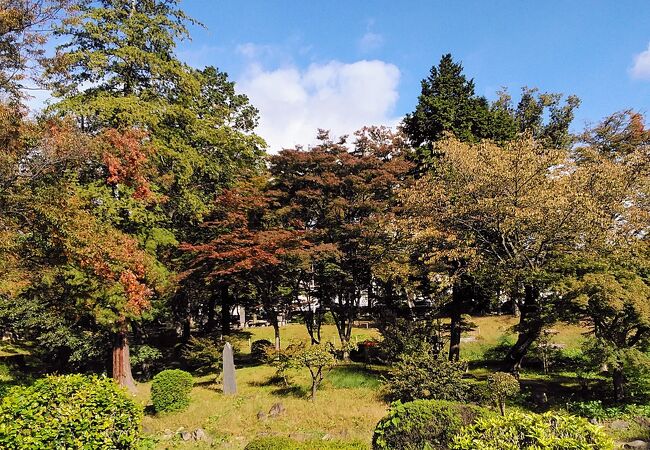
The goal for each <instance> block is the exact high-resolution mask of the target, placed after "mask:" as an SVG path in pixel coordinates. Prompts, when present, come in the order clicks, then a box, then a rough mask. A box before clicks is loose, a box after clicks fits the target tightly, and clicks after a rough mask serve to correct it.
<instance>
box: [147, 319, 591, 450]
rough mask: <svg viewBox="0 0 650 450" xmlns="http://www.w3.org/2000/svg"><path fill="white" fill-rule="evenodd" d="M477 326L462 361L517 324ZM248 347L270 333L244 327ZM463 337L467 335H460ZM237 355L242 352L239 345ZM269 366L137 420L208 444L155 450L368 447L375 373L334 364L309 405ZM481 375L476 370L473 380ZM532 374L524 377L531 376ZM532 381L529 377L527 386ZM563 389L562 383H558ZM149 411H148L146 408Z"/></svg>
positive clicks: (571, 336)
mask: <svg viewBox="0 0 650 450" xmlns="http://www.w3.org/2000/svg"><path fill="white" fill-rule="evenodd" d="M474 322H475V323H476V324H477V325H478V328H477V329H476V330H475V331H473V332H472V333H470V334H468V336H471V338H470V341H469V342H464V343H463V344H462V347H461V348H462V350H461V355H462V357H463V359H469V360H472V359H480V358H481V357H482V356H483V354H484V353H485V351H486V350H487V349H489V348H490V347H493V346H495V345H497V344H499V343H500V342H502V341H503V340H504V339H513V338H514V334H513V333H512V330H511V329H512V327H513V325H515V324H516V323H517V319H516V318H514V317H509V316H494V317H480V318H476V319H474ZM555 328H556V329H557V330H558V332H559V334H558V335H557V336H555V338H554V339H553V340H554V341H555V342H557V343H559V344H562V345H564V346H566V347H567V348H578V347H579V346H580V343H581V341H582V339H583V335H582V333H584V329H581V328H579V327H577V326H569V325H558V326H557V327H555ZM247 331H248V332H250V333H251V337H250V341H251V342H252V341H255V340H257V339H268V340H269V341H273V328H272V327H259V328H250V329H248V330H247ZM379 337H380V335H379V333H378V332H377V330H375V329H372V328H371V329H366V328H354V330H353V337H352V340H353V342H354V341H357V342H358V341H363V340H365V339H369V338H379ZM466 337H467V336H466ZM281 339H282V345H283V346H286V345H288V344H289V343H292V342H297V341H308V339H309V336H308V334H307V331H306V329H305V326H304V325H300V324H290V325H287V326H285V327H282V329H281ZM322 340H323V342H327V341H330V342H335V343H338V342H339V338H338V334H337V331H336V327H334V326H333V325H324V326H323V328H322ZM242 347H243V348H242V352H243V353H247V352H248V346H247V345H245V344H244V345H242ZM274 370H275V369H274V368H273V367H270V366H268V365H262V366H254V367H241V368H238V369H237V383H238V390H239V392H238V394H237V395H236V396H233V397H225V396H223V395H222V394H221V391H220V386H219V385H218V384H217V383H216V382H215V376H214V375H205V376H202V377H198V378H197V379H196V385H195V388H194V389H193V391H192V394H191V398H192V401H191V404H190V407H189V408H188V409H187V410H186V411H183V412H179V413H171V414H163V415H155V414H153V413H151V412H150V413H148V414H147V415H146V417H145V419H144V422H143V426H144V429H145V432H146V433H148V434H150V435H153V436H156V437H158V438H160V437H161V436H163V435H164V434H165V430H169V431H171V432H175V431H177V430H178V429H179V428H181V427H183V428H184V429H186V430H188V431H194V430H195V429H197V428H203V429H204V430H205V431H206V432H207V433H208V435H209V436H210V437H211V439H212V444H211V445H212V447H210V444H206V443H196V442H187V443H185V442H179V441H178V440H159V441H158V443H157V448H160V449H165V448H188V449H190V448H192V449H194V448H196V449H199V448H233V449H240V448H243V447H244V446H245V445H246V443H247V442H249V441H250V440H252V439H254V438H255V437H258V436H264V435H274V434H278V435H283V436H290V437H294V438H296V439H298V440H311V439H322V438H323V437H325V438H328V439H336V440H361V441H363V442H367V443H370V440H371V438H372V431H373V429H374V427H375V425H376V423H377V421H378V420H379V419H380V418H381V417H382V416H383V415H384V414H385V413H386V411H387V409H388V405H387V404H386V403H385V402H384V401H383V399H382V393H381V382H380V377H381V373H379V372H378V371H376V370H375V371H372V370H369V369H368V368H366V367H364V366H363V365H361V364H350V365H347V366H339V367H337V368H335V369H333V370H332V372H330V374H329V375H328V376H327V377H326V379H325V382H324V384H323V386H322V388H321V389H320V390H319V392H318V396H317V398H316V401H315V402H314V403H312V402H311V401H309V400H308V399H307V396H308V389H309V383H310V380H309V375H308V372H307V371H306V369H305V370H304V371H300V372H296V375H295V376H294V378H293V381H294V383H293V385H292V386H291V387H288V388H287V387H285V386H283V385H282V384H276V383H271V382H270V380H272V377H273V374H274ZM483 371H484V370H483V369H481V368H477V369H476V370H475V373H476V375H478V376H481V375H482V372H483ZM531 375H532V374H531ZM534 378H535V376H531V381H532V380H533V379H534ZM566 382H567V383H571V380H570V379H567V380H566ZM149 390H150V384H149V383H145V384H140V385H139V393H138V398H139V400H140V401H141V402H142V403H143V404H144V405H148V404H149ZM277 402H281V403H282V404H283V406H284V407H285V409H286V412H285V413H284V414H282V415H281V416H279V417H276V418H267V419H265V420H258V418H257V414H258V412H264V413H268V411H269V409H270V408H271V406H272V405H273V404H274V403H277ZM149 409H150V408H149Z"/></svg>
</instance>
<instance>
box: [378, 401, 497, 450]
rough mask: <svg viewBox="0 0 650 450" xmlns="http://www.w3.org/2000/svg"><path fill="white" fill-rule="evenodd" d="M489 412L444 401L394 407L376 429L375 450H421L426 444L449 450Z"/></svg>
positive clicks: (404, 404)
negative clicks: (460, 434)
mask: <svg viewBox="0 0 650 450" xmlns="http://www.w3.org/2000/svg"><path fill="white" fill-rule="evenodd" d="M488 414H489V413H488V412H487V411H486V410H484V409H483V408H480V407H478V406H473V405H465V404H460V403H453V402H447V401H442V400H416V401H414V402H409V403H401V402H396V403H393V404H392V405H391V408H390V411H389V413H388V415H387V416H386V417H384V418H383V419H381V420H380V421H379V423H378V424H377V427H376V428H375V433H374V435H373V438H372V447H373V449H375V450H384V449H386V450H389V449H403V450H411V449H413V450H416V449H417V450H420V449H422V448H425V447H426V446H427V445H428V446H430V447H432V448H436V449H447V448H449V447H448V446H449V443H450V442H451V439H452V438H453V437H454V435H455V434H457V433H458V432H459V431H460V429H461V428H462V427H464V426H467V425H469V424H471V423H473V422H474V420H476V419H477V418H478V417H484V416H487V415H488Z"/></svg>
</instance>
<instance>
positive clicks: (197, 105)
mask: <svg viewBox="0 0 650 450" xmlns="http://www.w3.org/2000/svg"><path fill="white" fill-rule="evenodd" d="M177 4H178V2H177V1H175V0H147V1H138V2H134V1H130V0H117V1H112V0H103V1H99V2H83V3H82V4H81V5H80V7H79V15H78V17H76V18H75V20H72V21H69V22H63V23H61V24H60V25H59V26H58V27H56V30H55V34H56V36H57V37H58V38H59V40H60V42H62V43H61V44H60V45H59V46H58V47H57V52H56V55H55V56H54V57H53V58H50V59H48V60H47V61H46V63H45V65H46V71H45V77H44V78H45V81H46V84H47V86H48V87H49V88H50V89H52V91H53V93H54V95H55V97H57V98H58V99H59V101H58V102H57V103H55V104H54V105H52V107H51V108H50V109H49V113H50V114H51V115H61V116H64V117H68V118H70V119H71V120H74V121H75V122H76V124H77V125H78V127H79V128H80V129H81V130H82V131H83V132H86V133H91V134H100V133H105V132H109V131H110V130H114V132H113V138H114V140H116V141H120V140H123V139H124V136H126V135H128V133H129V132H131V131H134V132H139V133H141V135H142V140H143V141H146V144H147V146H146V148H147V150H148V154H147V155H146V156H147V157H146V158H142V157H141V156H143V155H140V156H138V155H136V154H134V153H131V154H127V155H115V157H114V158H111V159H109V160H107V161H105V162H104V165H103V167H100V171H99V172H100V173H102V170H107V171H108V172H109V173H110V174H111V176H110V177H109V178H108V182H105V181H104V180H103V179H102V180H98V177H97V176H93V174H92V173H87V174H86V177H85V178H83V179H82V180H81V183H80V184H81V185H82V187H83V190H84V191H85V193H84V195H85V196H86V197H88V198H92V199H93V201H94V202H95V203H97V204H98V205H100V206H98V207H97V208H96V209H95V213H96V214H97V215H99V216H101V218H102V220H104V221H106V222H108V223H110V224H111V225H113V226H114V227H115V228H117V229H118V230H120V231H122V232H124V233H126V234H128V235H129V236H132V237H134V238H137V239H138V241H140V242H142V244H143V247H144V248H145V249H146V250H147V252H148V253H149V254H150V255H151V256H154V257H155V258H156V260H157V261H158V263H160V265H161V266H164V267H165V269H166V273H167V276H168V280H167V281H168V282H171V281H172V280H173V278H172V276H171V273H172V272H174V271H176V270H180V269H182V267H179V266H178V262H179V261H181V260H182V259H181V258H178V250H177V245H178V242H179V241H188V242H194V241H198V240H199V239H200V238H201V232H202V229H201V228H199V227H197V226H196V225H197V224H199V223H200V222H201V221H202V220H203V219H204V217H206V216H207V215H208V214H210V212H211V210H212V208H213V205H214V202H213V200H214V195H215V194H216V193H217V192H218V191H220V190H221V189H223V188H224V187H227V186H228V185H230V184H231V183H232V182H234V180H235V179H237V178H240V177H245V176H246V175H247V174H248V173H249V172H253V173H254V172H255V171H256V170H257V169H258V168H259V167H260V163H261V160H260V157H261V154H262V148H263V147H264V143H263V141H262V140H261V139H260V138H259V137H258V136H256V135H255V134H253V133H252V132H251V131H252V128H253V127H254V126H255V123H256V117H257V115H256V114H257V112H256V110H255V109H254V108H252V107H251V106H250V105H249V104H248V100H247V98H246V97H245V96H242V95H239V94H237V93H236V92H235V90H234V85H233V83H232V82H229V81H228V79H227V75H226V74H224V73H221V72H219V71H218V70H216V69H214V68H206V69H204V70H195V69H192V68H190V67H188V66H187V65H185V64H183V63H181V62H180V61H179V60H178V58H177V57H176V55H175V53H174V52H175V47H176V44H177V42H178V41H179V40H182V39H185V38H187V37H188V33H187V28H186V26H187V24H188V23H195V22H194V21H192V20H191V19H190V18H189V17H188V16H187V15H186V14H185V13H184V12H183V11H182V10H180V9H179V8H178V6H177ZM133 158H135V159H133ZM133 167H137V168H140V169H142V171H146V173H147V178H148V180H149V183H148V185H147V188H148V190H149V192H147V198H148V201H139V199H138V198H137V197H138V196H139V195H140V194H142V192H138V193H137V195H135V196H134V195H132V191H133V190H134V189H136V190H137V189H138V188H137V187H135V188H134V186H137V185H138V183H139V181H138V179H137V177H136V174H135V173H133V172H132V170H131V168H133ZM196 288H197V285H195V286H194V289H185V290H182V291H179V292H181V293H186V292H201V290H200V289H196ZM206 297H207V296H206ZM208 298H209V297H208ZM168 300H170V301H171V302H174V303H183V302H180V301H177V300H179V298H178V297H177V296H175V297H171V298H170V299H168ZM184 300H185V302H184V303H190V300H191V299H188V298H185V299H184ZM172 309H180V308H172ZM186 319H187V315H186V314H185V315H183V316H182V317H181V320H185V322H186V323H187V324H188V325H189V320H186Z"/></svg>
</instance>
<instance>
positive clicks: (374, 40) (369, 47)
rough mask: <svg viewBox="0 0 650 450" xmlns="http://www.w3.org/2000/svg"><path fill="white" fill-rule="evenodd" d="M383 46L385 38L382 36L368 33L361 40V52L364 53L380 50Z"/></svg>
mask: <svg viewBox="0 0 650 450" xmlns="http://www.w3.org/2000/svg"><path fill="white" fill-rule="evenodd" d="M383 44H384V37H383V36H382V35H381V34H377V33H373V32H372V31H366V34H364V35H363V36H362V37H361V39H359V50H361V51H362V52H363V53H368V52H371V51H373V50H377V49H379V48H380V47H381V46H382V45H383Z"/></svg>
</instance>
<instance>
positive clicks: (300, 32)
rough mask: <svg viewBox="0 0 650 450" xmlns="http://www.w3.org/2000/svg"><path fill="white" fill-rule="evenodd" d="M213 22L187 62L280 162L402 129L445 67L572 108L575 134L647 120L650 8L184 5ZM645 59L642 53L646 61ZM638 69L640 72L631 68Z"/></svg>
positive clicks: (500, 1) (332, 1)
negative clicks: (336, 138)
mask: <svg viewBox="0 0 650 450" xmlns="http://www.w3.org/2000/svg"><path fill="white" fill-rule="evenodd" d="M181 7H182V8H183V9H184V10H185V11H186V12H188V13H189V14H190V15H191V16H192V17H194V18H196V19H198V20H199V21H201V22H203V23H204V24H205V26H206V27H207V29H201V28H196V27H193V28H192V30H191V32H192V41H191V42H185V43H182V44H181V45H180V47H179V55H180V57H181V58H182V59H184V60H186V61H187V62H188V63H190V64H192V65H195V66H203V65H208V64H210V65H214V66H217V67H219V68H220V69H221V70H225V71H226V72H228V73H229V74H230V76H231V78H232V79H234V80H236V81H237V82H238V85H239V87H240V90H241V91H243V92H245V93H247V94H249V96H250V97H251V99H252V101H253V103H254V104H255V105H256V106H257V107H258V108H259V109H260V112H261V124H260V129H259V132H260V134H261V135H262V136H263V137H265V138H266V139H267V141H269V144H270V145H271V150H277V147H280V146H291V145H294V144H296V143H303V144H308V143H309V142H308V141H310V140H311V137H312V136H314V135H315V129H316V128H317V127H324V128H331V129H333V131H334V132H335V133H337V134H342V133H348V132H350V131H352V130H353V129H355V128H358V127H359V126H361V125H364V124H378V123H381V124H388V125H394V124H396V123H397V122H398V121H399V119H400V118H401V117H402V116H403V115H404V114H406V113H407V112H409V111H411V110H412V109H413V108H414V106H415V104H416V102H417V96H418V94H419V90H420V80H421V79H422V78H424V77H425V76H426V75H427V73H428V71H429V69H430V67H431V66H432V65H434V64H436V63H437V62H438V60H439V59H440V56H441V55H442V54H443V53H447V52H449V53H452V55H453V56H454V58H455V59H457V60H459V61H461V62H462V63H463V65H464V67H465V72H466V74H467V75H468V76H470V77H473V78H474V80H475V83H476V87H477V93H479V94H481V95H486V96H487V97H489V98H494V96H495V92H496V91H497V90H498V89H499V88H500V87H501V86H505V87H508V88H509V90H510V92H511V93H513V94H514V95H515V96H516V94H517V93H518V92H519V89H520V88H521V87H522V86H531V87H533V86H534V87H538V88H540V90H542V91H549V92H562V93H566V94H576V95H578V96H579V97H580V98H581V99H582V102H583V103H582V106H581V108H580V110H579V111H578V113H577V117H576V122H575V126H574V128H575V129H576V130H579V129H582V128H583V127H584V125H585V123H590V122H591V123H593V122H596V121H598V120H600V119H601V118H603V117H604V116H605V115H607V114H610V113H612V112H615V111H617V110H621V109H625V108H634V109H637V110H640V111H642V112H650V50H649V45H650V0H535V1H534V0H509V1H506V0H462V1H461V0H457V1H453V0H448V1H434V0H428V1H425V0H421V1H416V0H414V1H396V0H392V1H387V0H376V1H370V0H348V1H343V0H329V1H324V0H322V1H313V0H311V1H310V0H302V1H289V0H282V1H281V0H247V1H235V0H219V1H208V0H184V1H182V2H181ZM644 52H645V53H644ZM635 58H636V66H635Z"/></svg>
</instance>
